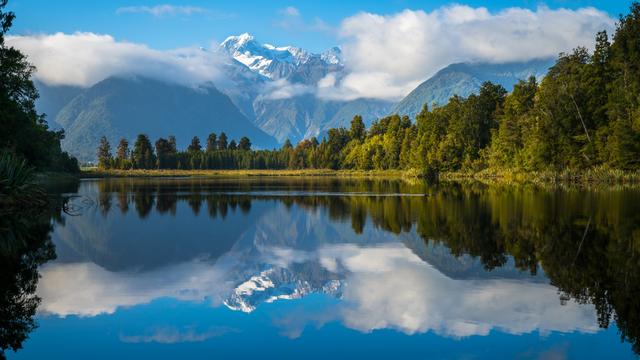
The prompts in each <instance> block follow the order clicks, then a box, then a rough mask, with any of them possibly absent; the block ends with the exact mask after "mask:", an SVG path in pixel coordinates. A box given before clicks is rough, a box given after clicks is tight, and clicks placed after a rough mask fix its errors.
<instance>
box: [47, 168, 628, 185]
mask: <svg viewBox="0 0 640 360" xmlns="http://www.w3.org/2000/svg"><path fill="white" fill-rule="evenodd" d="M43 176H46V174H44V175H43ZM70 176H76V177H77V178H80V179H95V178H230V177H334V178H379V179H404V180H421V179H424V177H423V176H421V173H420V172H419V171H416V170H415V169H410V170H332V169H300V170H287V169H283V170H258V169H256V170H177V169H163V170H158V169H152V170H143V169H131V170H119V169H105V170H102V169H97V168H91V169H86V168H85V169H83V170H82V171H81V172H80V173H79V174H71V175H70ZM437 181H439V182H468V181H474V182H481V183H486V184H492V183H495V184H509V183H513V184H541V185H552V184H559V185H597V184H633V185H639V184H640V171H622V170H614V169H607V168H593V169H589V170H581V171H575V170H564V171H562V172H555V171H542V172H522V171H512V170H491V169H484V170H481V171H476V172H472V171H467V172H463V171H459V172H446V173H441V174H439V175H438V178H437Z"/></svg>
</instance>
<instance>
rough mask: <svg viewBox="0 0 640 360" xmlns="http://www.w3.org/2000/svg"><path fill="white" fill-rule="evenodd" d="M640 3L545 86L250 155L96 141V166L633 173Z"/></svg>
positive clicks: (638, 158) (564, 58)
mask: <svg viewBox="0 0 640 360" xmlns="http://www.w3.org/2000/svg"><path fill="white" fill-rule="evenodd" d="M639 43H640V3H637V2H635V3H633V4H632V6H631V9H630V13H629V14H627V15H625V16H621V17H620V20H619V22H618V24H617V28H616V31H615V33H614V34H613V36H612V37H611V38H610V37H609V35H608V34H607V33H606V32H605V31H602V32H599V33H598V34H597V35H596V36H595V48H594V50H593V52H590V51H588V50H587V49H586V48H582V47H579V48H576V49H575V50H573V51H572V52H571V53H563V54H560V55H559V57H558V59H557V61H556V63H555V64H554V65H553V66H552V67H551V68H550V69H549V72H548V74H547V75H546V76H545V77H544V78H543V79H541V80H540V79H536V78H533V77H532V78H529V79H523V80H521V81H520V82H519V83H518V84H516V85H515V86H514V88H513V89H512V91H511V92H510V93H509V92H508V91H507V89H504V88H503V87H502V86H500V85H495V84H492V83H489V82H487V83H484V84H483V85H482V87H481V89H480V91H479V93H478V94H474V95H471V96H469V97H467V98H463V97H459V96H454V97H452V98H451V99H450V100H449V102H448V103H447V104H446V105H443V106H432V107H429V106H427V105H425V106H424V107H423V109H422V111H421V112H420V113H419V114H418V115H417V117H416V119H410V118H408V117H407V116H401V115H391V116H387V117H384V118H381V119H378V120H376V121H374V122H373V123H372V124H371V126H369V128H368V129H367V128H366V127H365V123H364V121H363V119H362V117H360V116H359V115H356V116H354V117H353V120H352V121H351V125H350V127H349V128H334V129H330V130H329V131H328V132H327V134H326V136H324V137H323V138H322V141H318V140H317V139H316V138H311V139H306V140H303V141H301V142H300V143H298V144H297V145H295V146H293V145H292V144H291V143H290V142H289V141H287V142H286V143H285V144H284V146H283V147H282V148H280V149H274V150H257V151H256V150H251V143H250V141H249V139H247V138H243V139H242V140H240V142H239V143H236V142H235V141H231V142H229V143H227V141H228V139H227V138H226V135H224V133H221V134H220V136H219V137H217V136H216V134H215V133H213V134H211V135H209V137H208V138H207V140H206V146H205V147H204V149H203V148H202V147H201V146H200V140H199V139H198V138H197V137H194V139H193V140H192V142H191V144H190V145H189V146H188V148H187V149H186V150H185V151H178V150H177V147H176V144H175V140H173V141H172V140H171V137H168V139H158V140H157V141H156V143H155V146H152V145H151V142H150V140H149V139H148V137H146V136H145V135H140V136H138V138H137V139H136V141H135V144H134V146H133V149H132V151H129V148H128V143H127V141H126V140H125V139H123V140H121V141H120V143H119V144H118V147H117V152H116V154H115V156H113V154H112V152H111V146H110V144H109V143H108V142H107V141H106V139H105V138H103V140H102V142H101V144H100V147H99V149H98V159H99V165H100V167H102V168H120V169H128V168H140V169H155V168H159V169H166V168H168V169H310V168H313V169H316V168H320V169H359V170H385V169H400V170H408V169H415V170H417V171H419V172H420V173H421V174H437V173H442V172H460V171H472V172H478V171H482V170H487V169H491V170H496V171H499V170H510V171H524V172H527V171H561V170H564V169H573V170H576V171H582V170H588V169H594V168H603V169H617V170H624V171H633V170H637V169H639V168H640V46H638V44H639Z"/></svg>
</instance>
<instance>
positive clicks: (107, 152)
mask: <svg viewBox="0 0 640 360" xmlns="http://www.w3.org/2000/svg"><path fill="white" fill-rule="evenodd" d="M97 155H98V167H100V168H101V169H108V168H110V167H111V163H112V160H113V156H112V155H111V145H110V144H109V141H108V140H107V137H106V136H103V137H102V138H100V145H99V146H98V154H97Z"/></svg>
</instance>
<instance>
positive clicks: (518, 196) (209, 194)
mask: <svg viewBox="0 0 640 360" xmlns="http://www.w3.org/2000/svg"><path fill="white" fill-rule="evenodd" d="M99 185H100V191H101V194H105V193H106V194H109V196H107V199H110V198H111V194H112V193H115V194H116V195H115V196H116V198H117V199H118V201H119V205H118V208H119V209H121V210H123V209H125V210H123V211H126V209H128V202H129V199H130V198H129V196H128V195H127V194H132V198H133V199H132V201H133V203H134V204H135V208H136V211H137V212H138V215H139V216H140V217H141V218H144V217H145V216H147V215H148V214H149V212H150V211H151V210H152V208H153V206H154V203H155V208H156V210H157V211H158V212H160V213H167V212H168V213H171V214H175V212H176V203H177V202H179V201H185V202H186V203H187V204H188V205H189V207H190V208H191V210H192V211H193V213H194V214H196V215H197V214H199V213H200V209H201V206H202V205H203V204H204V205H206V208H207V210H206V214H208V215H209V216H210V217H212V218H216V217H218V216H219V217H221V218H224V217H225V216H226V214H227V212H228V211H235V209H236V208H240V209H241V211H242V212H243V213H248V212H249V211H250V209H251V201H252V200H256V199H263V200H265V199H271V200H275V201H281V202H283V203H285V205H287V206H289V207H290V206H293V205H296V206H298V207H300V208H306V209H310V210H311V209H317V208H323V209H326V210H327V212H328V214H329V215H330V218H331V219H334V220H339V221H350V222H351V225H352V228H353V231H354V232H355V233H358V234H360V233H362V231H363V228H364V226H365V223H366V222H367V221H371V223H372V224H373V225H374V226H375V227H377V228H380V229H384V230H386V231H389V232H392V233H394V234H399V233H401V232H407V231H410V230H411V229H413V228H414V227H415V229H416V230H417V232H418V234H420V236H421V237H422V239H423V240H424V241H425V242H427V243H435V244H443V245H445V246H447V247H448V248H449V249H450V250H451V252H452V253H453V254H454V255H456V256H460V255H465V254H466V255H471V256H473V257H476V258H479V259H480V261H481V263H482V264H483V266H484V267H485V269H486V270H487V271H491V270H494V269H496V268H499V267H501V266H503V265H505V263H506V262H507V259H508V258H509V257H511V258H513V260H514V262H515V265H516V267H517V268H518V269H520V270H523V271H528V272H530V273H531V274H535V273H537V272H538V271H539V269H542V270H543V271H544V273H545V274H546V276H547V277H548V278H549V279H550V282H551V283H552V284H553V285H554V286H556V287H558V289H559V291H560V297H561V300H565V301H566V300H568V299H575V300H576V301H578V302H580V303H592V304H594V306H595V308H596V309H597V312H598V318H599V319H598V320H599V325H600V326H601V327H604V328H606V327H608V326H609V323H610V322H611V321H612V320H613V321H615V322H616V324H617V326H618V328H619V330H620V332H621V336H622V339H623V340H626V341H629V342H631V343H632V345H633V347H634V350H635V351H636V352H640V344H639V342H638V337H639V336H640V325H639V324H640V300H638V299H640V272H639V270H640V256H639V250H640V192H639V191H638V190H637V189H629V188H624V187H619V188H607V189H596V190H585V189H572V188H551V189H550V188H540V187H535V186H486V185H482V184H464V185H462V184H450V185H439V186H430V185H427V184H425V183H421V182H416V183H407V182H403V181H389V180H336V179H307V180H299V179H296V180H288V179H279V180H277V179H257V180H252V181H232V180H229V181H218V182H206V181H201V182H198V181H190V182H181V181H174V182H171V181H169V182H154V181H150V180H144V181H128V182H122V181H104V182H101V183H100V184H99ZM339 193H345V194H344V195H341V196H336V195H337V194H339ZM381 194H383V195H384V194H386V195H398V194H411V195H420V194H427V195H428V196H380V195H381ZM283 195H286V196H283ZM109 204H110V200H105V201H104V204H103V202H102V201H101V204H100V205H101V206H103V207H108V206H110V205H109ZM423 255H424V254H423Z"/></svg>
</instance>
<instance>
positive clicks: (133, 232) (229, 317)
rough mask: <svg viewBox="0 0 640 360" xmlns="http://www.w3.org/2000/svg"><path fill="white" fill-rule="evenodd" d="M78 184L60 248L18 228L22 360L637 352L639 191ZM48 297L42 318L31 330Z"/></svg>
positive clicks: (59, 226) (8, 301) (10, 301)
mask: <svg viewBox="0 0 640 360" xmlns="http://www.w3.org/2000/svg"><path fill="white" fill-rule="evenodd" d="M65 192H66V194H65V198H66V202H65V203H64V206H63V209H64V211H59V212H57V213H56V214H55V215H54V216H53V220H51V222H52V223H53V227H52V230H51V233H50V238H51V240H50V241H49V240H48V239H47V232H48V228H47V226H46V225H47V224H46V223H45V224H44V225H42V223H40V225H29V224H27V225H25V227H24V228H19V227H17V226H15V225H10V226H9V228H11V229H12V231H13V233H12V235H11V236H12V237H13V239H18V240H20V239H21V236H23V237H25V238H30V237H36V238H38V239H41V240H38V241H35V240H34V241H35V242H34V244H36V245H34V246H32V248H30V249H27V250H25V251H24V254H26V255H24V254H23V255H22V256H21V257H20V258H21V259H23V260H24V259H25V257H24V256H27V258H28V259H30V261H28V262H26V264H23V263H25V261H22V262H16V263H15V264H14V263H11V264H12V265H5V267H6V268H7V269H5V270H4V271H5V275H6V276H4V278H3V279H4V280H3V284H2V286H3V291H4V292H5V293H7V294H8V293H10V294H14V293H15V294H18V295H16V296H7V295H5V296H4V298H3V299H4V300H3V302H4V303H3V304H2V306H3V307H4V308H5V309H4V310H3V311H4V313H3V315H2V316H3V320H2V323H1V324H2V325H3V326H4V327H7V328H11V326H14V327H16V328H15V329H11V331H7V330H3V332H2V336H0V337H3V338H2V341H3V345H5V346H6V342H7V341H8V340H6V339H5V338H8V339H12V336H14V337H16V336H24V335H28V337H29V338H28V339H26V340H25V341H24V342H23V343H22V346H23V349H21V350H19V351H18V352H16V353H14V352H11V351H8V352H7V356H8V357H9V358H11V359H44V358H48V359H52V358H55V359H114V358H115V359H140V358H153V359H175V358H184V359H186V358H194V359H229V358H235V359H241V358H252V359H256V358H265V359H271V358H280V359H293V358H295V359H315V358H318V359H323V358H331V359H336V358H349V359H353V358H380V359H388V358H396V359H424V358H434V359H496V358H508V359H514V358H522V359H565V358H568V359H605V358H607V359H627V358H635V355H634V354H635V353H636V352H638V351H639V350H640V343H639V342H638V336H640V325H639V324H640V271H639V270H640V190H638V189H630V188H623V187H619V188H606V189H592V190H591V189H590V190H584V189H583V190H577V189H562V188H537V187H531V186H529V187H526V186H519V187H517V186H491V187H488V186H485V185H480V184H465V185H439V186H429V185H427V184H425V183H422V182H414V183H408V182H403V181H383V180H337V179H327V178H307V179H305V178H244V179H225V180H204V179H153V180H151V179H125V180H122V179H111V180H109V179H107V180H87V181H82V182H80V184H79V186H77V187H76V188H72V189H66V190H65ZM14 221H15V219H13V220H11V219H5V220H4V222H6V223H8V222H10V223H11V224H15V222H14ZM0 225H1V224H0ZM5 225H6V224H5ZM30 226H31V227H30ZM43 226H44V227H43ZM6 229H7V227H6V226H5V230H6ZM21 231H22V233H21ZM3 234H4V235H3V236H7V235H6V234H7V233H6V232H5V233H3ZM18 240H15V241H18ZM51 243H52V244H53V246H51ZM43 249H44V250H43ZM54 249H55V250H54ZM3 251H5V252H7V251H8V250H6V249H3ZM53 251H55V259H53V257H54V255H53V254H52V252H53ZM29 256H30V257H29ZM38 274H39V276H40V279H39V281H38V282H37V288H36V287H35V282H36V281H37V275H38ZM14 275H15V276H14ZM7 279H8V280H7ZM21 279H22V280H21ZM24 279H31V280H30V281H23V280H24ZM7 289H9V290H10V291H11V292H9V290H7ZM34 290H35V294H37V296H38V297H39V298H40V299H41V301H40V303H39V304H37V305H38V306H37V313H36V315H35V317H34V320H35V323H37V325H38V327H37V328H35V329H31V328H30V327H29V326H22V327H20V326H18V325H20V324H22V323H24V322H25V321H28V320H29V318H30V316H29V311H28V310H29V309H28V305H29V304H22V303H21V302H20V299H21V298H22V299H24V298H27V297H28V294H29V293H30V292H31V293H32V292H33V291H34ZM31 299H34V298H31ZM34 301H35V300H34ZM12 316H13V317H15V319H13V318H11V317H12ZM7 317H9V318H11V321H7V320H4V318H7ZM16 319H17V320H16ZM21 321H22V323H21ZM27 325H28V324H27Z"/></svg>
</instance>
